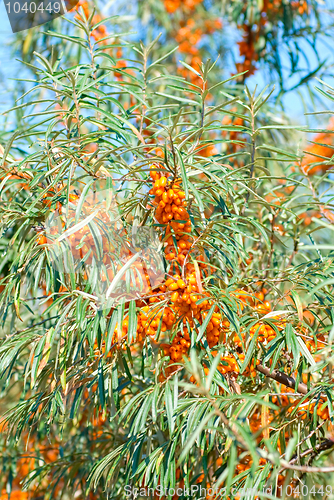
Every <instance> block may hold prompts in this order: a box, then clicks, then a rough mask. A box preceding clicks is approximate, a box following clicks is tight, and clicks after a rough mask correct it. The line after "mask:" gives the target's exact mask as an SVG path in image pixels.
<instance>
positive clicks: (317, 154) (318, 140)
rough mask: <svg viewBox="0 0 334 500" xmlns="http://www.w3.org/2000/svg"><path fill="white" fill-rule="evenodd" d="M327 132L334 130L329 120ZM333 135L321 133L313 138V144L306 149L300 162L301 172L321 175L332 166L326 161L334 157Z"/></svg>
mask: <svg viewBox="0 0 334 500" xmlns="http://www.w3.org/2000/svg"><path fill="white" fill-rule="evenodd" d="M328 130H329V131H333V130H334V119H333V118H332V119H331V120H330V123H329V126H328ZM333 137H334V134H333V133H330V132H321V133H319V134H317V135H316V136H315V137H314V143H315V144H311V145H310V146H309V147H308V148H307V149H306V154H305V156H304V157H303V159H302V162H301V166H300V168H301V171H302V172H303V173H304V174H305V175H322V174H324V173H325V172H327V170H329V169H330V168H332V167H333V166H334V161H333V162H330V161H328V160H329V159H330V158H331V157H332V156H333V155H334V138H333Z"/></svg>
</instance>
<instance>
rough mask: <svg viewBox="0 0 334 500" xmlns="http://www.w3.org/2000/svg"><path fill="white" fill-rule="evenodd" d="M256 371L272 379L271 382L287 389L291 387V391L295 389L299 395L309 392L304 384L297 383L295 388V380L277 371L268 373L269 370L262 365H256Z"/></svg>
mask: <svg viewBox="0 0 334 500" xmlns="http://www.w3.org/2000/svg"><path fill="white" fill-rule="evenodd" d="M256 369H257V371H258V372H260V373H263V375H265V376H266V377H269V378H272V379H273V380H276V382H279V383H280V384H283V385H286V386H287V387H291V389H295V390H296V391H297V392H300V394H307V393H308V392H309V391H308V389H307V385H306V384H303V383H299V384H298V386H297V387H296V381H295V379H294V378H292V377H289V376H288V375H286V374H285V373H283V372H280V371H279V370H273V371H272V372H270V370H269V368H266V367H265V366H263V365H258V366H257V367H256Z"/></svg>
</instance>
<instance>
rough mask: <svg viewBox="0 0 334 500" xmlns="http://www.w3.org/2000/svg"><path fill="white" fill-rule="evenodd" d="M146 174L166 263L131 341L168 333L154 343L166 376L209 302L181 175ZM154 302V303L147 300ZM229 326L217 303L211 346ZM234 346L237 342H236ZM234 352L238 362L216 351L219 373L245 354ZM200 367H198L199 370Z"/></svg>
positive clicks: (252, 371)
mask: <svg viewBox="0 0 334 500" xmlns="http://www.w3.org/2000/svg"><path fill="white" fill-rule="evenodd" d="M150 175H151V179H152V182H153V187H152V189H151V190H150V194H151V195H154V199H153V206H154V208H155V218H156V220H157V222H158V223H159V224H160V225H161V226H162V227H163V228H164V230H163V235H162V236H161V238H162V241H163V242H164V245H165V248H164V250H165V258H166V260H167V262H168V263H169V266H170V268H169V271H168V275H167V277H166V279H165V281H164V282H163V284H162V285H160V286H159V288H158V289H157V290H155V291H154V292H153V291H152V292H151V295H150V296H149V298H148V300H147V302H148V304H146V305H141V306H140V312H139V316H138V328H137V340H138V341H143V340H144V338H145V336H146V335H148V336H150V337H151V338H154V339H157V336H158V331H159V330H160V333H161V335H162V337H163V338H164V337H166V336H167V335H168V332H171V341H170V342H169V343H166V342H162V343H161V344H160V347H161V349H162V351H163V353H164V355H165V356H168V357H169V358H170V361H169V363H168V366H167V369H166V371H165V374H166V375H167V376H168V375H170V374H172V373H173V372H174V371H175V370H176V369H177V365H178V364H179V363H181V362H182V360H183V358H184V356H186V355H187V353H188V351H189V348H190V346H191V338H190V335H191V333H190V332H191V330H192V329H193V328H194V327H195V326H196V325H198V324H199V325H202V324H203V322H204V321H206V318H207V315H208V313H209V312H208V311H209V310H210V308H211V307H212V306H213V302H212V299H211V298H210V295H209V294H208V293H207V292H206V291H205V289H204V288H203V284H202V280H203V278H204V276H205V275H206V273H207V271H208V269H207V264H206V263H205V260H204V256H203V255H202V254H201V253H199V252H198V251H197V250H196V248H193V243H194V242H193V240H194V239H193V236H192V235H191V230H192V225H191V222H190V215H189V212H188V210H187V202H186V200H185V192H184V191H183V190H182V189H181V186H180V184H181V180H180V179H178V178H174V177H173V176H171V174H169V173H167V172H166V171H165V170H164V169H163V168H160V169H159V170H158V169H154V168H153V169H151V173H150ZM263 299H264V294H263V292H262V291H261V292H258V294H257V296H256V297H255V299H252V300H253V303H254V300H255V302H256V306H257V307H259V306H260V304H259V302H261V301H263ZM155 303H156V306H154V305H153V304H155ZM162 303H163V306H162ZM265 308H266V310H267V309H268V308H269V309H270V306H268V305H267V303H265ZM161 309H163V310H161ZM229 328H230V322H229V321H228V320H227V319H226V318H224V317H223V316H222V314H221V313H220V311H219V308H218V306H215V307H214V308H213V312H212V314H211V316H210V319H209V321H208V322H207V326H206V329H205V332H204V335H205V338H206V341H207V343H208V345H209V347H210V348H211V349H212V348H214V347H215V346H217V345H218V344H219V343H221V342H223V341H224V340H225V339H226V334H227V331H228V330H229ZM173 332H174V333H173ZM266 332H267V330H266ZM265 337H266V333H263V339H264V338H265ZM267 337H268V335H267ZM263 341H264V340H263ZM239 346H241V344H238V345H237V347H239ZM213 354H214V355H216V354H217V353H213ZM237 356H238V358H239V361H237V360H236V358H235V355H230V354H227V355H224V356H222V358H221V363H220V364H219V366H218V370H219V371H220V373H222V374H223V375H225V374H230V375H232V376H233V377H237V376H238V374H239V372H240V369H239V365H240V363H242V362H243V360H244V358H245V356H244V355H243V354H240V353H237ZM258 363H259V361H256V362H254V361H253V362H251V363H250V364H249V366H248V367H247V368H246V371H245V372H244V375H246V376H251V377H254V376H255V375H256V364H258ZM206 370H207V369H206V368H204V372H205V373H206ZM160 380H164V376H161V377H160ZM192 380H193V381H194V379H192Z"/></svg>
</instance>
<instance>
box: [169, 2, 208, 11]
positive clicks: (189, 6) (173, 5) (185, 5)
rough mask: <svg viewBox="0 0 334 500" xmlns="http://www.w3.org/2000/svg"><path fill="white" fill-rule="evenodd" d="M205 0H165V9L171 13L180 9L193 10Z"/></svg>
mask: <svg viewBox="0 0 334 500" xmlns="http://www.w3.org/2000/svg"><path fill="white" fill-rule="evenodd" d="M202 2H203V0H164V5H165V9H166V10H167V12H169V14H173V13H174V12H176V11H177V10H178V9H181V8H182V9H183V10H188V11H192V10H194V9H195V7H196V6H197V5H198V4H200V3H202Z"/></svg>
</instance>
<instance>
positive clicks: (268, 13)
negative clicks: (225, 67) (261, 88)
mask: <svg viewBox="0 0 334 500" xmlns="http://www.w3.org/2000/svg"><path fill="white" fill-rule="evenodd" d="M290 5H291V7H292V9H293V10H295V11H297V12H298V14H299V15H303V14H305V13H307V12H308V5H307V1H306V0H297V1H293V2H291V4H290ZM245 9H246V5H245V7H244V9H243V10H244V11H245ZM284 15H285V14H284V6H283V2H282V0H272V1H269V0H264V1H263V2H262V7H261V9H260V12H259V15H258V16H257V17H255V18H254V16H252V19H253V22H252V23H250V22H247V23H244V24H243V25H242V26H238V28H239V29H240V30H241V31H242V32H243V35H242V40H241V41H240V42H238V45H239V54H240V56H241V57H242V61H241V62H239V63H237V64H236V68H237V72H238V73H242V72H244V71H247V74H246V75H244V76H243V77H242V78H243V79H244V78H245V77H247V76H250V75H252V74H254V73H255V71H256V69H257V66H256V62H257V61H258V60H259V55H260V52H261V51H264V50H265V47H258V44H259V42H260V40H261V42H262V41H263V40H265V39H266V37H265V32H264V29H265V27H266V25H268V26H269V29H271V28H270V26H271V23H272V22H276V23H277V18H279V17H280V18H282V19H283V17H284Z"/></svg>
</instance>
